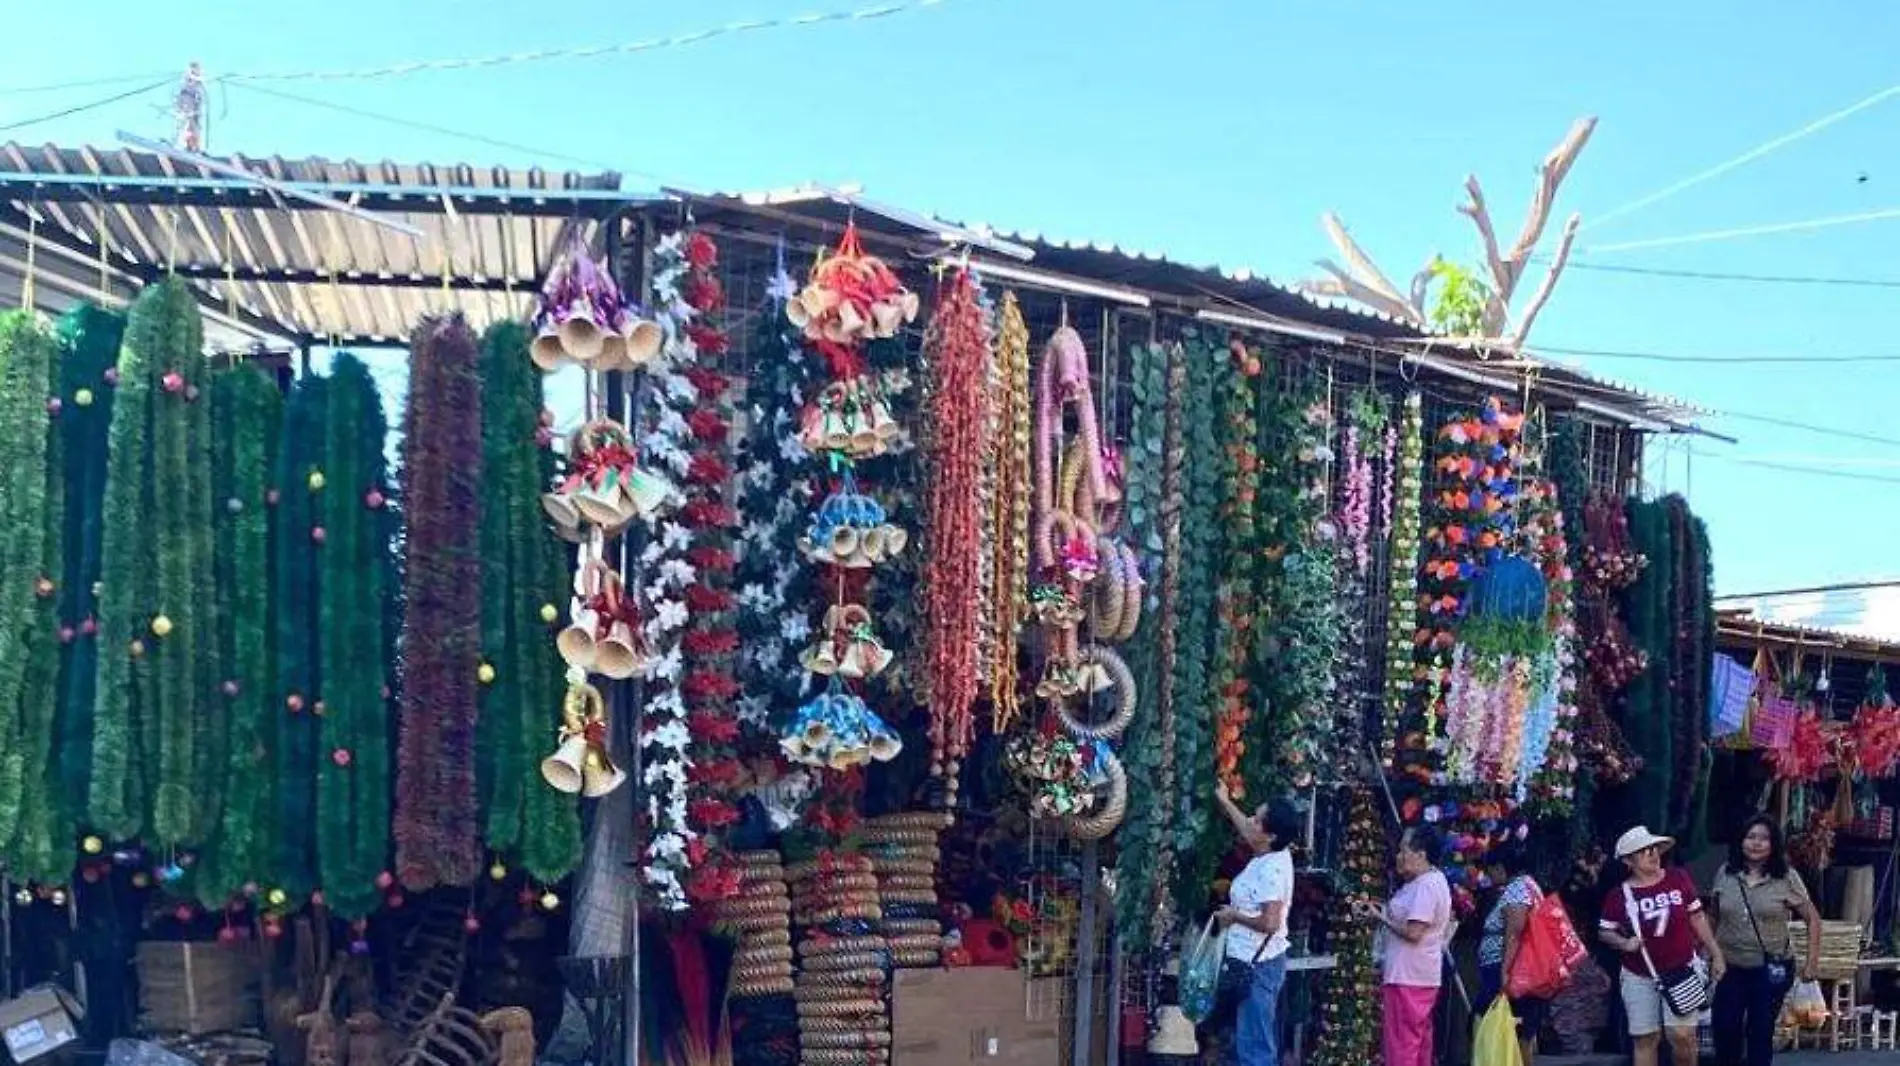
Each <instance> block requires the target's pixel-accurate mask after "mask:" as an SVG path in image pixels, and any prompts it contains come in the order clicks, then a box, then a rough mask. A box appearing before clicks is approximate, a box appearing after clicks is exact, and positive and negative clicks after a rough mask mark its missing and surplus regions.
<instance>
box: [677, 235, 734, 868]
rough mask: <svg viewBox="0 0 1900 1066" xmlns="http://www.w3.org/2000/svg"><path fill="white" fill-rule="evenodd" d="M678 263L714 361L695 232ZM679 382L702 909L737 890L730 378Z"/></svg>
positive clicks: (698, 370)
mask: <svg viewBox="0 0 1900 1066" xmlns="http://www.w3.org/2000/svg"><path fill="white" fill-rule="evenodd" d="M686 260H687V264H688V267H689V271H688V274H687V277H686V280H685V283H684V285H682V286H681V291H682V292H683V293H684V294H685V298H686V302H687V303H688V304H689V305H691V306H692V308H693V311H694V312H695V318H694V320H693V322H692V323H691V324H689V325H688V326H687V327H686V336H687V339H689V340H690V341H691V342H692V344H693V347H694V349H695V350H696V351H697V352H698V354H699V355H700V356H701V357H702V358H712V357H717V356H720V355H723V354H724V353H725V352H726V351H727V347H728V345H727V341H726V335H725V332H724V331H723V330H721V329H720V328H719V326H718V324H717V320H716V317H715V316H716V315H717V314H718V312H719V311H720V309H722V308H723V307H724V306H725V302H726V301H725V292H724V290H723V289H722V288H721V287H720V284H719V278H718V275H717V274H716V273H715V268H716V267H717V266H718V263H719V250H718V248H717V246H716V245H714V244H713V242H712V240H711V239H710V238H708V237H707V236H706V235H705V234H703V233H695V234H693V235H691V236H690V237H688V238H687V241H686ZM686 377H687V380H688V381H690V382H691V383H692V385H693V388H694V390H695V392H696V393H697V394H698V406H697V407H695V408H694V409H693V411H692V412H690V413H689V414H688V415H687V419H686V424H687V427H688V429H689V430H690V432H691V433H692V439H693V442H694V444H695V446H696V450H695V451H694V452H693V454H692V456H691V457H690V459H689V461H688V464H687V469H686V485H685V491H686V495H687V500H686V505H685V506H684V507H682V508H681V509H680V521H681V522H683V523H684V524H685V525H686V527H687V529H689V530H690V531H691V532H692V535H693V545H692V547H691V548H690V549H688V551H687V553H686V558H687V561H688V562H690V563H691V564H692V566H693V569H694V572H695V578H694V582H693V584H691V585H689V586H687V588H686V595H685V600H686V612H687V618H688V629H687V631H686V633H685V634H684V635H683V636H682V637H681V638H680V654H681V657H682V658H683V659H684V660H685V674H684V677H683V679H682V680H681V682H680V696H681V698H682V699H683V700H684V701H685V703H686V708H687V715H686V728H687V732H688V734H689V735H690V736H691V737H692V738H693V744H692V759H693V767H692V769H691V770H690V771H689V773H688V777H689V779H690V780H691V781H692V783H693V785H694V795H693V798H692V799H691V800H690V801H689V802H688V803H687V808H686V820H687V824H688V825H689V826H691V827H692V829H693V831H694V832H695V833H697V834H699V838H698V840H697V841H695V842H694V843H695V844H696V845H698V847H697V849H696V850H697V852H698V854H697V855H696V856H694V858H693V862H692V873H691V875H690V876H689V877H688V879H687V882H686V895H687V898H688V899H691V900H692V901H693V902H694V903H698V904H705V903H715V902H718V901H719V900H723V899H726V898H729V897H730V896H732V895H733V894H734V893H736V892H737V891H738V889H739V883H740V877H739V871H738V869H737V867H736V866H735V865H734V864H733V863H732V862H731V856H730V855H729V854H727V852H726V848H725V842H724V840H723V835H724V831H725V830H726V829H728V828H730V827H731V826H732V825H733V824H734V823H735V822H737V821H738V820H739V809H738V806H737V804H735V803H734V802H732V800H731V799H730V796H731V794H732V791H733V788H734V786H735V785H736V784H737V782H738V780H739V776H740V766H739V762H738V759H737V758H736V756H735V754H734V752H733V751H732V746H733V745H734V743H735V742H737V740H738V738H739V728H738V720H737V719H736V718H735V717H734V715H733V708H732V703H733V701H734V700H735V699H737V698H738V695H739V690H740V685H739V682H738V681H737V680H735V679H734V677H733V672H732V671H733V667H732V656H733V654H734V653H735V652H736V651H737V650H738V647H739V633H738V630H737V629H735V628H734V626H733V617H732V613H733V605H734V597H733V594H732V591H731V589H730V588H729V587H728V583H729V582H730V581H731V579H732V571H733V557H732V551H731V548H730V543H729V542H730V537H731V530H732V527H733V526H735V525H736V524H737V523H738V515H737V513H736V512H735V511H734V510H733V508H732V507H731V505H729V504H727V503H726V502H725V497H726V487H727V484H728V483H729V482H730V481H731V480H732V464H731V462H730V461H729V459H728V453H729V451H730V449H731V441H732V419H731V416H730V411H729V408H728V402H729V401H728V399H727V395H726V394H727V392H728V390H729V389H730V388H731V385H732V382H731V379H729V378H728V377H726V375H724V374H721V373H719V372H718V371H716V370H714V369H712V368H711V367H708V366H705V365H704V364H696V365H695V366H693V368H692V369H690V370H688V371H687V373H686Z"/></svg>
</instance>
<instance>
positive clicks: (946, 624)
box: [867, 270, 1014, 801]
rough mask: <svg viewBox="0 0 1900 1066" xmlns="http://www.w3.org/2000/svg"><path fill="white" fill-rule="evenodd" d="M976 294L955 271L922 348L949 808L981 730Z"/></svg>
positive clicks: (934, 654) (936, 665)
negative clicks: (925, 369) (977, 717)
mask: <svg viewBox="0 0 1900 1066" xmlns="http://www.w3.org/2000/svg"><path fill="white" fill-rule="evenodd" d="M978 295H979V294H978V290H977V285H976V282H975V280H974V279H973V278H971V277H970V273H969V271H968V270H958V271H956V273H955V274H954V275H952V276H951V277H950V278H949V280H948V281H946V282H944V283H943V286H942V289H941V291H940V292H939V295H938V300H937V308H936V312H935V314H934V315H932V317H931V322H930V330H929V332H928V334H927V335H926V337H925V340H924V364H925V366H927V367H928V368H929V373H930V381H929V383H928V384H927V386H926V394H927V395H928V396H929V398H930V411H929V415H928V418H929V423H930V426H931V432H930V435H929V437H928V440H927V444H926V448H925V469H926V470H927V471H928V473H927V477H928V479H929V488H928V499H927V502H926V505H925V506H926V510H925V514H926V519H925V520H926V523H927V525H926V529H927V530H928V544H929V553H928V557H927V558H926V560H925V562H924V603H923V611H924V616H925V617H926V618H928V619H930V627H929V629H928V631H927V633H926V636H925V640H926V642H927V647H928V653H927V656H926V665H925V669H924V684H925V687H926V690H927V691H928V692H929V693H930V749H931V753H930V760H931V772H932V774H933V775H934V776H937V777H941V778H943V780H944V785H945V788H946V790H947V792H948V794H949V797H950V799H951V800H952V801H954V800H955V798H956V793H957V779H958V774H959V772H960V770H961V768H962V760H963V759H964V758H965V757H966V756H967V755H968V754H969V750H970V742H971V740H972V739H973V738H974V736H975V732H976V726H975V720H974V718H973V711H974V707H975V703H976V698H977V683H978V676H977V669H978V663H977V658H976V654H975V652H976V649H977V645H978V642H979V640H980V639H981V638H980V634H979V632H978V627H979V625H980V624H981V622H982V621H983V617H984V616H983V615H982V614H981V613H980V608H981V604H980V603H979V602H978V599H977V596H976V594H975V590H976V589H977V588H978V587H979V585H980V575H979V570H980V567H981V559H982V551H983V544H982V536H981V530H980V523H981V521H982V517H983V509H982V501H981V499H980V496H979V485H978V480H979V476H980V468H981V465H982V460H983V456H984V453H985V451H986V450H987V449H988V448H989V441H988V439H987V431H988V428H989V427H988V425H987V406H988V398H987V395H986V388H985V386H986V382H985V373H984V367H985V363H986V362H987V360H988V358H989V346H990V333H991V329H990V324H989V322H988V321H987V319H986V314H985V311H984V309H983V308H982V306H981V305H980V304H979V303H978ZM867 619H868V615H867ZM1009 647H1010V648H1012V649H1013V648H1014V644H1013V643H1011V644H1010V645H1009Z"/></svg>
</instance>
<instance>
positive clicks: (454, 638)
mask: <svg viewBox="0 0 1900 1066" xmlns="http://www.w3.org/2000/svg"><path fill="white" fill-rule="evenodd" d="M479 358H480V353H479V349H478V346H477V343H476V340H475V335H474V333H472V332H470V330H469V327H468V323H467V322H466V321H464V320H463V319H462V317H461V316H460V315H449V316H447V317H442V318H430V319H425V320H424V321H423V322H422V323H421V325H420V326H418V327H417V329H416V332H415V335H414V338H413V340H412V341H411V342H410V366H411V370H410V386H409V409H408V411H407V413H406V415H405V417H404V426H403V430H404V432H403V437H404V447H405V451H404V455H403V465H402V475H403V484H402V496H403V507H404V516H405V518H406V519H407V521H408V527H407V530H406V533H405V538H404V566H403V580H404V589H403V603H404V614H403V636H402V647H403V653H404V669H403V686H402V705H401V719H400V721H401V742H400V745H399V748H398V756H397V763H396V819H395V837H396V877H397V879H398V880H399V881H400V882H401V883H402V885H403V887H405V888H407V889H409V890H411V891H421V890H423V889H427V888H431V887H434V886H436V885H466V884H469V883H470V882H472V881H474V879H475V876H476V874H477V873H478V872H479V870H480V867H481V865H482V855H481V837H480V828H481V826H480V820H479V815H478V812H477V810H476V796H475V775H474V762H475V759H474V755H475V752H474V740H475V736H474V734H475V721H476V713H475V712H476V704H477V698H478V697H477V688H478V685H479V681H478V672H479V671H480V667H481V556H480V545H479V543H478V539H479V535H480V522H481V496H482V449H481V436H482V381H481V376H480V373H479V370H478V366H477V364H478V361H479ZM338 400H339V397H336V396H332V397H331V402H332V404H335V403H336V402H338ZM331 424H332V425H335V424H336V419H335V417H334V416H333V417H332V419H331ZM326 576H328V575H327V572H326ZM325 600H326V603H328V602H332V601H333V597H332V596H331V595H330V590H329V589H327V588H326V590H325ZM326 679H328V675H327V674H326ZM328 697H329V694H328V692H327V691H326V693H325V702H326V703H328V702H330V700H329V698H328ZM332 756H333V759H334V753H332Z"/></svg>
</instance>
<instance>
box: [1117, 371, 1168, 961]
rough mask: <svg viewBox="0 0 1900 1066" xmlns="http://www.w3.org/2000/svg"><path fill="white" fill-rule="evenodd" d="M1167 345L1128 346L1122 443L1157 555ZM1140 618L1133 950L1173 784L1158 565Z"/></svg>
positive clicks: (1125, 842) (1145, 555) (1148, 927)
mask: <svg viewBox="0 0 1900 1066" xmlns="http://www.w3.org/2000/svg"><path fill="white" fill-rule="evenodd" d="M1167 363H1168V355H1167V350H1166V349H1164V348H1162V347H1161V346H1160V345H1157V344H1138V345H1136V346H1134V348H1133V349H1131V350H1130V352H1129V378H1130V380H1129V386H1130V391H1131V393H1132V394H1133V396H1134V404H1133V410H1132V412H1131V414H1130V418H1129V431H1128V443H1127V446H1126V447H1125V448H1124V449H1123V462H1124V479H1123V487H1122V493H1123V499H1124V501H1125V504H1126V509H1127V511H1126V513H1127V529H1128V536H1129V541H1130V543H1131V544H1132V545H1133V546H1134V548H1135V551H1136V554H1137V555H1138V556H1140V557H1141V558H1142V559H1144V560H1150V561H1152V560H1156V559H1159V558H1160V556H1161V553H1162V542H1161V457H1162V442H1163V434H1164V432H1165V426H1164V420H1165V414H1164V412H1165V408H1166V405H1167V387H1168V384H1167V374H1168V369H1167ZM1144 576H1145V584H1144V586H1143V592H1144V594H1145V598H1144V601H1143V604H1142V621H1141V626H1140V628H1139V629H1137V630H1136V631H1135V636H1134V638H1133V639H1132V640H1130V641H1129V642H1128V646H1127V648H1126V649H1125V651H1124V652H1123V658H1124V659H1125V660H1126V661H1127V663H1128V667H1129V669H1130V671H1132V672H1133V674H1134V676H1135V692H1136V696H1137V699H1136V703H1135V717H1134V720H1133V721H1131V722H1130V723H1129V725H1128V731H1127V733H1125V734H1124V735H1123V739H1122V751H1121V758H1122V764H1123V766H1124V767H1126V769H1127V770H1128V814H1127V815H1126V816H1125V817H1124V818H1123V819H1122V825H1121V830H1120V831H1119V833H1118V834H1117V836H1116V847H1117V851H1116V856H1115V883H1116V885H1117V886H1118V889H1117V891H1116V894H1115V903H1116V914H1117V923H1118V925H1117V927H1118V928H1119V929H1120V930H1121V931H1122V939H1123V941H1124V943H1125V944H1126V946H1127V947H1128V949H1129V950H1130V951H1133V952H1136V953H1139V952H1142V951H1145V950H1146V949H1147V948H1148V946H1149V944H1150V941H1151V939H1152V933H1153V925H1154V923H1153V922H1152V920H1151V919H1152V915H1153V913H1154V911H1155V910H1157V909H1159V908H1157V907H1156V903H1157V899H1156V894H1155V890H1156V889H1157V888H1158V887H1161V886H1165V885H1166V882H1167V877H1166V874H1165V872H1164V869H1163V867H1162V865H1161V864H1160V863H1159V862H1157V861H1156V860H1157V858H1158V857H1159V855H1160V854H1161V851H1162V845H1163V842H1164V840H1163V838H1164V837H1165V836H1166V834H1167V832H1168V817H1169V814H1170V812H1171V799H1172V792H1173V785H1174V782H1173V780H1172V777H1173V774H1172V772H1169V773H1165V774H1164V773H1163V768H1162V765H1161V745H1160V739H1161V736H1160V731H1159V728H1158V726H1159V711H1160V706H1159V705H1160V699H1161V678H1160V636H1159V635H1160V631H1161V629H1162V627H1163V626H1165V625H1166V624H1167V620H1166V619H1165V618H1164V617H1163V616H1162V613H1161V582H1160V580H1159V576H1160V575H1159V573H1158V572H1157V571H1156V569H1154V568H1146V569H1144Z"/></svg>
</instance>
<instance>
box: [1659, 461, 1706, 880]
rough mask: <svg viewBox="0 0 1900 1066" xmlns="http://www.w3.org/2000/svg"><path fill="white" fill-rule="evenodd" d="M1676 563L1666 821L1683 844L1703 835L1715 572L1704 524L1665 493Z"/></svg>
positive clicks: (1693, 842) (1697, 842)
mask: <svg viewBox="0 0 1900 1066" xmlns="http://www.w3.org/2000/svg"><path fill="white" fill-rule="evenodd" d="M1663 504H1664V506H1665V507H1667V508H1668V517H1669V536H1670V539H1671V541H1672V547H1673V556H1672V558H1673V560H1674V563H1675V566H1674V570H1675V574H1674V579H1673V580H1672V581H1671V583H1670V604H1669V606H1670V623H1671V624H1670V633H1671V634H1672V640H1671V642H1670V647H1669V651H1670V670H1669V698H1670V701H1671V704H1672V707H1671V719H1672V722H1673V726H1674V729H1675V736H1674V737H1673V738H1672V739H1673V741H1674V745H1675V758H1676V766H1675V792H1674V793H1673V794H1672V795H1671V796H1670V806H1669V816H1670V821H1669V822H1668V824H1669V825H1671V826H1674V827H1676V828H1677V829H1678V830H1679V831H1680V832H1681V834H1682V836H1683V838H1684V840H1685V842H1686V843H1687V845H1688V846H1699V845H1700V843H1701V841H1702V837H1703V823H1704V819H1703V817H1702V814H1703V808H1704V807H1705V805H1706V803H1707V799H1708V795H1707V788H1708V780H1709V760H1710V758H1711V755H1710V751H1709V746H1708V743H1707V741H1708V735H1707V734H1708V717H1707V711H1706V708H1707V707H1708V705H1709V684H1710V681H1709V674H1710V670H1711V665H1710V664H1711V662H1712V661H1713V659H1712V656H1713V655H1714V646H1715V622H1714V615H1713V612H1712V611H1711V608H1710V597H1711V595H1712V593H1713V583H1714V577H1713V572H1712V568H1711V567H1710V563H1709V541H1708V529H1707V527H1706V526H1705V525H1704V524H1703V522H1702V520H1701V519H1699V518H1697V517H1695V515H1693V514H1692V513H1690V511H1689V503H1688V501H1687V500H1685V499H1683V498H1682V497H1681V496H1678V495H1673V494H1672V495H1670V496H1667V497H1664V499H1663Z"/></svg>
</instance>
